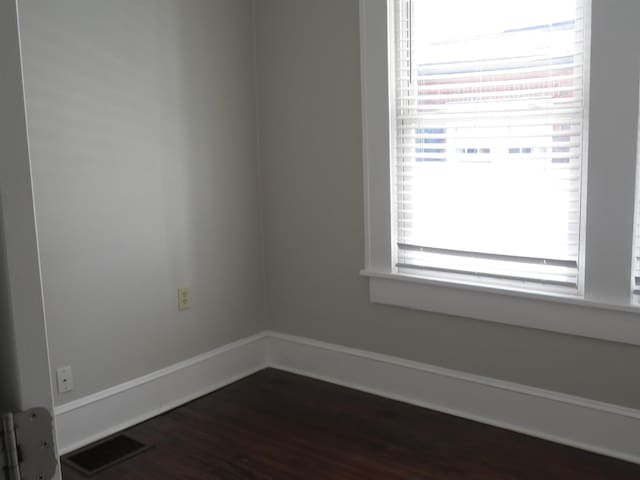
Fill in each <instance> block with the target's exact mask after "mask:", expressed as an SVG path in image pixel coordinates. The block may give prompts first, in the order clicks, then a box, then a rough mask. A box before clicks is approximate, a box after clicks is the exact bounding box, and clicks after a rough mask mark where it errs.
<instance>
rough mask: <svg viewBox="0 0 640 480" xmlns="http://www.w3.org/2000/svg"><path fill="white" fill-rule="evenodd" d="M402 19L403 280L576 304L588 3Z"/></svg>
mask: <svg viewBox="0 0 640 480" xmlns="http://www.w3.org/2000/svg"><path fill="white" fill-rule="evenodd" d="M393 7H394V15H393V27H394V28H393V30H394V41H393V42H392V51H393V54H394V55H393V58H394V60H395V62H394V65H393V68H392V76H391V78H392V85H391V90H392V91H393V93H394V94H395V100H394V103H395V105H394V106H395V109H394V110H393V114H394V115H393V117H392V124H393V125H395V131H394V132H392V133H391V135H392V136H394V137H395V138H393V140H395V149H394V150H393V151H392V152H391V161H392V164H393V165H394V168H393V169H392V178H393V183H394V185H395V190H394V196H395V198H394V199H393V202H394V203H393V204H394V206H395V212H394V213H395V216H396V225H395V242H394V248H395V250H396V251H395V255H396V257H397V263H396V267H397V268H398V271H399V272H406V273H409V274H415V275H428V276H433V277H442V278H465V276H467V277H468V276H470V275H471V276H473V280H475V281H486V282H489V283H496V282H503V283H504V282H507V283H508V282H510V283H514V282H518V283H520V284H521V283H522V282H527V286H528V288H536V287H545V288H546V287H548V286H554V287H562V288H563V289H564V290H565V291H567V292H572V291H577V290H578V287H579V285H578V282H579V275H578V260H579V249H580V224H581V200H582V197H581V186H582V178H583V177H582V168H581V165H582V160H583V158H584V152H583V141H582V139H583V131H584V127H585V121H584V120H585V113H586V111H585V98H586V96H587V95H586V85H587V81H586V80H587V79H586V78H585V77H586V75H585V73H586V72H585V65H587V64H588V58H587V57H588V56H587V52H586V51H585V45H588V42H586V41H585V36H587V35H588V28H585V22H584V19H585V0H537V1H535V2H533V1H531V2H513V1H508V2H507V1H504V0H485V1H483V2H476V1H469V0H449V1H447V2H444V3H443V2H441V1H439V0H394V2H393ZM436 7H437V8H436ZM436 11H437V12H438V14H437V15H434V14H433V12H436ZM461 11H466V12H468V17H467V18H468V19H473V22H470V21H469V20H465V19H464V18H461V17H460V12H461ZM495 12H500V15H495ZM559 131H561V132H562V135H561V136H560V135H558V134H557V133H558V132H559ZM424 144H429V145H430V147H429V148H424ZM433 144H437V146H438V147H440V148H433V147H434V146H435V145H433ZM426 154H430V155H428V156H427V155H426Z"/></svg>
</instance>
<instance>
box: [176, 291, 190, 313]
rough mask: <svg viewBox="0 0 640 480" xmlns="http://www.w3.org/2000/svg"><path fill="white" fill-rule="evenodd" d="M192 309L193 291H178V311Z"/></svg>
mask: <svg viewBox="0 0 640 480" xmlns="http://www.w3.org/2000/svg"><path fill="white" fill-rule="evenodd" d="M190 308H191V289H190V288H179V289H178V310H189V309H190Z"/></svg>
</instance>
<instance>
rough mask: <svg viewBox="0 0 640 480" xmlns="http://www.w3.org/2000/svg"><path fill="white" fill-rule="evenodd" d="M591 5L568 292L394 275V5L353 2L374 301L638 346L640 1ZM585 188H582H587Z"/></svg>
mask: <svg viewBox="0 0 640 480" xmlns="http://www.w3.org/2000/svg"><path fill="white" fill-rule="evenodd" d="M613 7H614V6H613V5H612V4H611V3H610V2H609V1H608V0H592V8H591V62H590V72H589V77H590V89H589V90H590V94H589V99H588V102H589V104H590V105H589V111H590V115H589V118H588V124H589V128H588V131H589V135H588V138H586V139H585V141H586V145H585V151H587V152H588V154H587V155H586V158H587V159H588V160H587V162H588V165H583V168H585V169H586V170H588V179H587V182H586V185H583V191H584V195H585V202H583V203H584V205H586V208H584V213H583V222H582V223H583V225H585V228H584V235H582V238H583V239H584V240H583V241H584V245H583V247H582V248H581V252H582V253H581V259H580V265H581V267H580V275H583V277H582V278H581V284H582V285H583V286H584V288H583V289H582V290H581V291H579V292H578V293H577V294H576V295H566V294H558V293H553V292H549V293H546V292H540V291H529V290H526V289H524V288H522V289H516V288H510V287H502V286H500V287H498V286H485V285H480V284H474V283H471V282H462V281H460V282H459V281H449V280H439V279H427V278H423V277H418V276H411V275H407V274H399V273H397V271H396V269H395V266H394V265H395V262H394V261H393V258H392V256H393V251H394V249H393V248H392V225H393V215H394V214H393V211H392V208H391V204H392V196H391V195H392V194H391V192H392V179H391V162H390V154H391V142H392V138H391V135H390V119H391V118H392V117H391V112H393V111H394V109H395V106H394V105H393V104H392V102H393V96H392V94H391V93H390V88H389V86H390V81H391V80H390V76H391V74H392V73H391V71H390V69H389V64H390V62H389V59H390V58H392V55H393V52H392V45H391V44H390V43H389V42H388V38H389V33H390V32H392V31H393V25H391V19H390V15H388V11H392V8H393V0H360V54H361V78H362V123H363V157H364V193H365V268H364V269H363V270H362V275H364V276H367V277H369V282H370V285H369V287H370V298H371V301H372V302H376V303H384V304H389V305H396V306H402V307H408V308H413V309H419V310H425V311H431V312H437V313H444V314H449V315H457V316H464V317H470V318H477V319H480V320H487V321H493V322H499V323H505V324H510V325H517V326H522V327H530V328H536V329H542V330H549V331H554V332H561V333H567V334H573V335H580V336H585V337H591V338H598V339H604V340H610V341H616V342H622V343H628V344H633V345H640V306H637V305H635V304H634V303H632V292H631V281H630V279H631V267H632V255H633V253H632V252H633V249H632V246H633V219H634V204H635V202H634V198H635V178H636V163H637V161H636V159H637V155H636V151H637V144H638V105H639V85H640V74H639V71H640V69H639V61H638V53H637V50H638V46H640V29H637V22H636V19H637V18H640V2H638V1H637V0H618V1H617V2H616V3H615V8H613ZM585 187H586V188H585Z"/></svg>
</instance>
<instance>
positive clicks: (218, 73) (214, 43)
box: [19, 0, 264, 404]
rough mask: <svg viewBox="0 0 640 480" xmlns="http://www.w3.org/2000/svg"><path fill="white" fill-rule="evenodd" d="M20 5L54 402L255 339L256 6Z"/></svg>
mask: <svg viewBox="0 0 640 480" xmlns="http://www.w3.org/2000/svg"><path fill="white" fill-rule="evenodd" d="M19 7H20V23H21V37H22V44H23V57H24V73H25V90H26V102H27V113H28V125H29V135H30V146H31V155H32V164H33V181H34V189H35V203H36V217H37V224H38V236H39V241H40V246H41V260H42V276H43V285H44V287H43V288H44V299H45V311H46V314H47V324H48V327H49V332H50V352H51V353H50V357H51V365H52V368H53V369H55V368H56V367H59V366H63V365H71V366H72V367H73V371H74V381H75V390H74V391H73V392H70V393H68V394H64V395H58V396H57V398H56V403H58V404H60V403H64V402H67V401H70V400H73V399H75V398H78V397H82V396H85V395H87V394H90V393H93V392H96V391H98V390H101V389H104V388H107V387H110V386H112V385H116V384H119V383H121V382H124V381H126V380H129V379H132V378H135V377H138V376H141V375H144V374H147V373H149V372H151V371H154V370H157V369H160V368H162V367H165V366H168V365H170V364H173V363H175V362H178V361H180V360H183V359H185V358H189V357H192V356H194V355H196V354H199V353H201V352H204V351H208V350H210V349H212V348H214V347H216V346H219V345H222V344H225V343H228V342H230V341H232V340H235V339H237V338H241V337H245V336H247V335H250V334H252V333H255V332H257V331H260V330H262V329H263V321H264V319H263V313H264V289H263V280H264V278H263V277H264V273H263V268H262V266H263V262H262V252H261V245H262V239H261V228H260V225H261V221H260V218H259V208H258V198H257V194H258V178H257V174H258V168H257V151H256V145H257V144H256V140H257V129H256V111H255V105H256V102H255V88H254V81H255V71H254V66H255V59H254V53H255V52H254V33H253V3H252V2H251V1H250V0H189V1H188V2H186V1H183V0H136V1H135V2H132V1H130V0H110V1H103V0H56V1H55V2H52V1H48V0H20V1H19ZM181 286H187V287H190V288H191V291H192V297H193V305H192V308H191V310H189V311H185V312H180V313H179V312H178V311H177V288H178V287H181Z"/></svg>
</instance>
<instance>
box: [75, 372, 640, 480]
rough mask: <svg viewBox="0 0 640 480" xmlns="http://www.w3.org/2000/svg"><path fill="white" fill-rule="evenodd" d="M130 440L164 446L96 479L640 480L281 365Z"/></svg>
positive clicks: (575, 453) (581, 456) (605, 463)
mask: <svg viewBox="0 0 640 480" xmlns="http://www.w3.org/2000/svg"><path fill="white" fill-rule="evenodd" d="M127 434H129V435H130V436H131V437H133V438H135V439H137V440H140V441H143V442H146V443H150V444H153V445H154V447H153V448H152V449H150V450H149V451H147V452H145V453H143V454H141V455H139V456H137V457H134V458H132V459H131V460H128V461H127V462H125V463H122V464H119V465H116V466H114V467H112V468H110V469H108V470H105V471H103V472H101V473H99V474H98V475H96V476H94V477H92V478H93V479H95V480H115V479H131V480H151V479H153V480H164V479H182V480H190V479H192V480H204V479H212V480H218V479H220V480H236V479H237V480H288V479H291V480H302V479H304V480H309V479H318V480H331V479H335V480H372V479H373V480H375V479H384V480H462V479H464V480H542V479H544V480H554V479H558V480H573V479H575V480H596V479H597V480H618V479H619V480H631V479H634V480H638V479H640V466H639V465H634V464H630V463H626V462H622V461H619V460H615V459H611V458H607V457H603V456H600V455H595V454H591V453H587V452H584V451H581V450H577V449H573V448H570V447H564V446H561V445H557V444H553V443H550V442H546V441H543V440H539V439H535V438H532V437H528V436H526V435H521V434H517V433H513V432H510V431H507V430H503V429H499V428H495V427H491V426H487V425H483V424H480V423H476V422H472V421H469V420H464V419H460V418H457V417H453V416H450V415H445V414H442V413H437V412H434V411H430V410H426V409H422V408H419V407H415V406H411V405H407V404H404V403H401V402H396V401H393V400H388V399H384V398H381V397H377V396H374V395H369V394H366V393H362V392H358V391H355V390H350V389H347V388H344V387H339V386H336V385H332V384H329V383H325V382H320V381H317V380H312V379H308V378H304V377H301V376H297V375H293V374H290V373H285V372H281V371H278V370H274V369H267V370H263V371H262V372H259V373H257V374H255V375H252V376H251V377H248V378H246V379H244V380H241V381H239V382H237V383H235V384H233V385H230V386H228V387H226V388H224V389H222V390H219V391H217V392H215V393H213V394H211V395H208V396H206V397H203V398H200V399H198V400H196V401H194V402H191V403H189V404H187V405H185V406H182V407H180V408H178V409H175V410H173V411H171V412H168V413H167V414H165V415H162V416H159V417H157V418H154V419H152V420H149V421H147V422H145V423H142V424H140V425H137V426H135V427H133V428H131V429H129V430H127ZM63 478H64V480H80V479H82V478H84V477H83V476H82V475H81V474H79V473H78V472H76V471H74V470H72V469H70V468H68V467H67V466H63Z"/></svg>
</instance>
